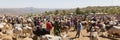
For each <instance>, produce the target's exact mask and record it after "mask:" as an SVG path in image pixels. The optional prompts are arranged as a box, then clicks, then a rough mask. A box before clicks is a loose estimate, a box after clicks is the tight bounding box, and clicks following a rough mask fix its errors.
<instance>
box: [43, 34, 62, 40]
mask: <svg viewBox="0 0 120 40" xmlns="http://www.w3.org/2000/svg"><path fill="white" fill-rule="evenodd" d="M42 40H62V38H61V37H60V36H52V35H44V36H42Z"/></svg>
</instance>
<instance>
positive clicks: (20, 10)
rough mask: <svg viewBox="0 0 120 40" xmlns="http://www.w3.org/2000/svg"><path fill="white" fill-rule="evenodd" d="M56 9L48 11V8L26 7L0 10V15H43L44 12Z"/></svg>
mask: <svg viewBox="0 0 120 40" xmlns="http://www.w3.org/2000/svg"><path fill="white" fill-rule="evenodd" d="M54 10H57V9H50V8H33V7H26V8H0V14H14V15H18V14H30V13H43V12H45V11H54Z"/></svg>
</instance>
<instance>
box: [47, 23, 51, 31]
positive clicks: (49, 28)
mask: <svg viewBox="0 0 120 40" xmlns="http://www.w3.org/2000/svg"><path fill="white" fill-rule="evenodd" d="M46 29H47V30H49V31H50V30H51V29H52V24H51V22H50V21H48V22H47V23H46Z"/></svg>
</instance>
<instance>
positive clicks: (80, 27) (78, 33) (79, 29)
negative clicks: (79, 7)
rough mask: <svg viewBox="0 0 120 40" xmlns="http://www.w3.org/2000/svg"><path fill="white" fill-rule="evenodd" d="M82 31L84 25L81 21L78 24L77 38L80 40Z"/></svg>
mask: <svg viewBox="0 0 120 40" xmlns="http://www.w3.org/2000/svg"><path fill="white" fill-rule="evenodd" d="M81 30H82V23H81V20H79V21H78V24H77V33H76V36H75V37H77V38H79V36H80V32H81Z"/></svg>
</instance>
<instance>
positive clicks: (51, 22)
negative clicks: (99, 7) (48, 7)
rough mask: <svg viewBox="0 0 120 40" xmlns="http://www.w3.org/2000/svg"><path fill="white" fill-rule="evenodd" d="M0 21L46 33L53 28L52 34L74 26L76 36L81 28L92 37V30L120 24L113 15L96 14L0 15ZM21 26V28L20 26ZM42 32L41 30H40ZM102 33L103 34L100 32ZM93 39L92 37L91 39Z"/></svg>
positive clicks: (103, 29) (102, 29) (58, 33)
mask: <svg viewBox="0 0 120 40" xmlns="http://www.w3.org/2000/svg"><path fill="white" fill-rule="evenodd" d="M0 22H1V23H7V24H11V25H12V26H13V28H15V26H14V25H15V24H22V27H26V26H28V27H31V28H32V30H33V31H36V30H37V29H43V27H44V24H45V26H46V27H45V28H44V29H45V30H46V31H47V32H48V34H51V30H52V29H53V28H54V35H56V36H61V33H62V32H66V34H67V33H69V31H68V30H70V29H71V28H74V31H76V36H75V37H76V38H79V37H80V33H81V30H84V29H85V30H86V31H87V32H91V37H93V38H94V35H93V34H92V32H95V33H96V32H97V34H98V33H100V32H102V33H104V32H105V31H108V30H109V29H110V28H112V27H113V26H118V25H120V24H119V23H120V21H119V20H117V19H116V17H115V16H109V15H104V16H97V15H91V16H89V15H75V16H73V15H67V16H6V15H5V16H2V17H0ZM22 27H21V28H22ZM41 33H42V32H41ZM38 34H39V33H38ZM102 35H104V34H102ZM91 40H93V39H91Z"/></svg>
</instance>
